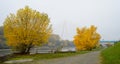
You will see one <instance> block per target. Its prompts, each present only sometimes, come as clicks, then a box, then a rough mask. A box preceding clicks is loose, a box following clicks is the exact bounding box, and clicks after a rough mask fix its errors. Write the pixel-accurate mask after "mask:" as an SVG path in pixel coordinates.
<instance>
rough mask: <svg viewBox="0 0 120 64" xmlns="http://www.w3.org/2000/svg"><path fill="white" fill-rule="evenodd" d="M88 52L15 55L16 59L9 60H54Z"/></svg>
mask: <svg viewBox="0 0 120 64" xmlns="http://www.w3.org/2000/svg"><path fill="white" fill-rule="evenodd" d="M87 52H89V51H79V52H67V53H50V54H33V55H15V56H14V57H10V58H8V60H20V59H33V60H40V59H53V58H60V57H67V56H73V55H77V54H84V53H87Z"/></svg>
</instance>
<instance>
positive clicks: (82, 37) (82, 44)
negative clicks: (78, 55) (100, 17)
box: [74, 25, 101, 50]
mask: <svg viewBox="0 0 120 64" xmlns="http://www.w3.org/2000/svg"><path fill="white" fill-rule="evenodd" d="M96 30H97V28H96V27H95V26H94V25H92V26H91V27H90V28H86V27H83V28H81V29H80V28H77V35H75V36H74V44H75V46H76V49H77V50H92V49H93V48H95V47H96V46H97V45H98V44H99V40H100V38H101V37H100V34H99V33H97V32H96Z"/></svg>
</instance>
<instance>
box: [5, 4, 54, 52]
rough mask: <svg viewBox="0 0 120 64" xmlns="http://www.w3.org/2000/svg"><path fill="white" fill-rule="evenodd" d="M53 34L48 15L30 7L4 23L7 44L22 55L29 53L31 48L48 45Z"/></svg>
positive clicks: (11, 15) (19, 11) (20, 10)
mask: <svg viewBox="0 0 120 64" xmlns="http://www.w3.org/2000/svg"><path fill="white" fill-rule="evenodd" d="M51 32H52V28H51V25H50V19H49V17H48V15H47V14H45V13H40V12H38V11H36V10H32V9H31V8H29V7H28V6H26V7H25V8H22V9H19V10H18V11H17V13H16V14H10V15H9V16H7V18H6V19H5V21H4V36H5V37H6V39H7V44H8V45H9V46H11V47H12V48H13V49H15V50H18V51H20V53H29V50H30V48H31V47H33V46H36V45H41V44H43V43H46V42H47V40H48V38H49V36H50V34H51Z"/></svg>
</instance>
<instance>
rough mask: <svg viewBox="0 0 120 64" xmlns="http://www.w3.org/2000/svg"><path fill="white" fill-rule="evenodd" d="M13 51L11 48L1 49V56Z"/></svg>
mask: <svg viewBox="0 0 120 64" xmlns="http://www.w3.org/2000/svg"><path fill="white" fill-rule="evenodd" d="M11 53H12V51H11V49H0V56H5V55H8V54H11Z"/></svg>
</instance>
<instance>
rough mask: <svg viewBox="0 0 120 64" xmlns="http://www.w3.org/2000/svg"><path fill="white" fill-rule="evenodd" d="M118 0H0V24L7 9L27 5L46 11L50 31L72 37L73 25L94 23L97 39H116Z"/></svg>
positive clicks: (117, 33) (118, 20)
mask: <svg viewBox="0 0 120 64" xmlns="http://www.w3.org/2000/svg"><path fill="white" fill-rule="evenodd" d="M119 3H120V0H9V1H8V0H1V2H0V26H2V25H3V22H4V20H5V18H6V17H7V16H8V15H9V14H10V13H16V12H17V10H18V9H20V8H24V7H25V6H26V5H28V6H29V7H30V8H32V9H34V10H37V11H39V12H44V13H47V14H48V16H49V18H50V20H51V24H52V25H53V33H54V34H58V35H60V37H61V38H62V39H68V40H71V41H72V40H73V37H74V35H75V34H76V28H77V27H80V28H81V27H84V26H86V27H89V26H91V25H95V26H96V27H98V29H97V31H98V33H100V34H101V37H102V38H101V40H119V39H120V34H119V33H120V25H119V24H120V18H119V17H120V4H119Z"/></svg>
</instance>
